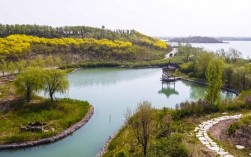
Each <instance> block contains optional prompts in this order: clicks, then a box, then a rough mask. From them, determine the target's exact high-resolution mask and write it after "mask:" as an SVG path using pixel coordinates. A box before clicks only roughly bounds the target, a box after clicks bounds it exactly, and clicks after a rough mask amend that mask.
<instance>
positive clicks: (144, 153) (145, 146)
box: [143, 145, 147, 157]
mask: <svg viewBox="0 0 251 157" xmlns="http://www.w3.org/2000/svg"><path fill="white" fill-rule="evenodd" d="M146 150H147V145H143V157H146Z"/></svg>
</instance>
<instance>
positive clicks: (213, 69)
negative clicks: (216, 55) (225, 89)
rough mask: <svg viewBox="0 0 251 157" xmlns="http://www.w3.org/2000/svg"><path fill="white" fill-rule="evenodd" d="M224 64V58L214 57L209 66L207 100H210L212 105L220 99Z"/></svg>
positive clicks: (207, 72)
mask: <svg viewBox="0 0 251 157" xmlns="http://www.w3.org/2000/svg"><path fill="white" fill-rule="evenodd" d="M223 65H224V63H223V61H222V60H220V59H213V60H211V61H210V62H209V64H208V67H207V71H206V78H207V83H208V88H207V92H206V95H205V98H206V100H207V101H209V103H210V105H213V104H214V103H215V102H217V101H218V100H219V99H220V90H221V86H222V73H223Z"/></svg>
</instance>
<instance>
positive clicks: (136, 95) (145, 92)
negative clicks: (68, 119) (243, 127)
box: [0, 68, 234, 157]
mask: <svg viewBox="0 0 251 157" xmlns="http://www.w3.org/2000/svg"><path fill="white" fill-rule="evenodd" d="M161 75H162V70H161V69H159V68H153V69H122V68H93V69H81V70H78V71H76V72H73V73H71V74H69V76H68V77H69V83H70V87H69V90H68V92H67V93H66V94H64V95H57V97H70V98H73V99H80V100H88V101H89V102H90V103H91V104H92V105H93V106H94V108H95V113H94V115H93V117H92V118H91V119H90V121H89V122H88V123H87V124H86V125H85V126H84V127H82V128H81V129H79V130H78V131H76V132H75V133H73V134H72V135H71V136H68V137H66V138H64V139H62V140H60V141H58V142H55V143H52V144H47V145H42V146H38V147H31V148H26V149H18V150H12V151H0V157H71V156H72V157H94V156H95V155H96V154H97V153H98V152H99V151H100V149H101V148H102V146H103V144H104V143H105V142H106V140H107V139H108V138H109V136H111V135H112V134H113V133H114V132H115V131H117V130H118V129H119V128H120V127H121V126H122V125H123V123H124V119H125V118H124V113H125V111H126V110H127V108H131V109H134V108H135V107H136V106H137V104H138V103H139V102H141V101H144V100H148V101H150V102H151V103H152V105H153V106H154V107H156V108H163V107H171V108H174V107H175V105H176V104H177V103H180V102H183V101H186V100H188V101H190V100H198V99H199V98H202V97H203V95H204V92H205V89H206V88H205V87H204V86H200V85H198V84H195V83H191V82H183V81H177V82H176V83H170V84H162V83H161V81H160V77H161ZM221 95H222V96H224V97H228V98H232V97H234V94H232V93H229V92H222V94H221Z"/></svg>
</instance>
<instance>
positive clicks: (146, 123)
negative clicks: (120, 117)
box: [126, 101, 154, 157]
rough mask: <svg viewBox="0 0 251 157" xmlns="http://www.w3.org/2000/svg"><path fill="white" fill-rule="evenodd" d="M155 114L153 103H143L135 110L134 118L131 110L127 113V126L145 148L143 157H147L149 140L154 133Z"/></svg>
mask: <svg viewBox="0 0 251 157" xmlns="http://www.w3.org/2000/svg"><path fill="white" fill-rule="evenodd" d="M153 118H154V112H153V109H152V107H151V103H149V102H147V101H143V102H141V103H139V104H138V107H137V108H136V109H135V110H134V112H133V116H132V112H131V111H130V110H128V111H127V114H126V119H127V124H128V125H129V127H130V128H131V129H132V130H133V133H134V135H135V138H136V139H137V141H138V142H139V143H140V144H141V146H142V148H143V157H146V154H147V148H148V144H149V138H150V136H151V133H152V132H153Z"/></svg>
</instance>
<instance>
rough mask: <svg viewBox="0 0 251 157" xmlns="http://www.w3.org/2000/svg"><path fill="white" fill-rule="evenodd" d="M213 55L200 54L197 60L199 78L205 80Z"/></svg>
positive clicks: (196, 70) (196, 71) (196, 72)
mask: <svg viewBox="0 0 251 157" xmlns="http://www.w3.org/2000/svg"><path fill="white" fill-rule="evenodd" d="M212 58H213V55H212V54H210V53H207V52H200V53H198V56H196V59H195V65H194V67H195V69H194V70H195V74H196V76H197V77H198V78H205V74H206V69H207V66H208V63H209V61H210V60H211V59H212Z"/></svg>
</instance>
